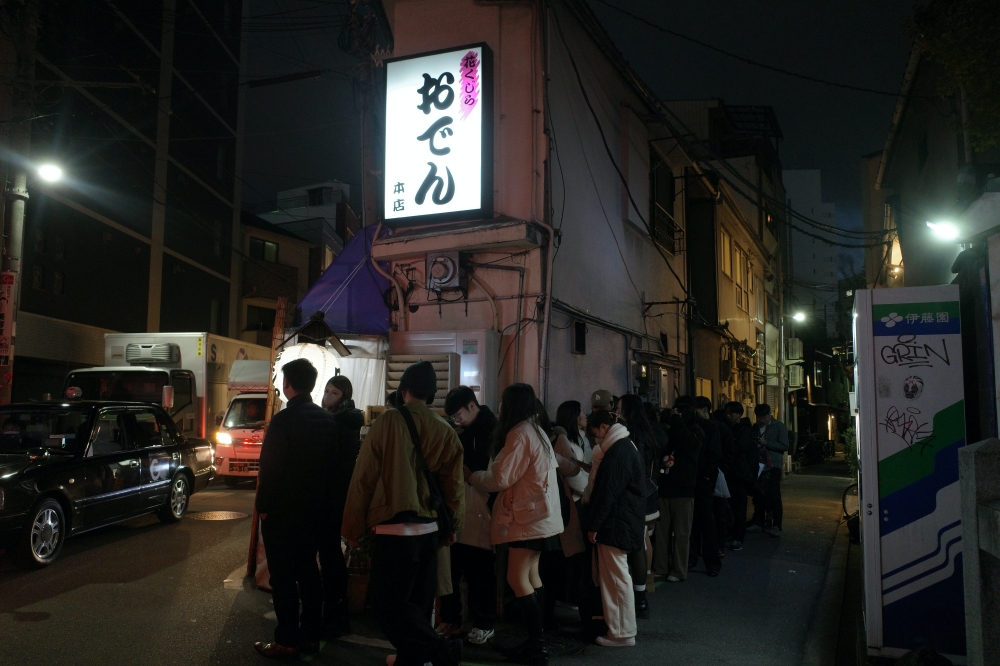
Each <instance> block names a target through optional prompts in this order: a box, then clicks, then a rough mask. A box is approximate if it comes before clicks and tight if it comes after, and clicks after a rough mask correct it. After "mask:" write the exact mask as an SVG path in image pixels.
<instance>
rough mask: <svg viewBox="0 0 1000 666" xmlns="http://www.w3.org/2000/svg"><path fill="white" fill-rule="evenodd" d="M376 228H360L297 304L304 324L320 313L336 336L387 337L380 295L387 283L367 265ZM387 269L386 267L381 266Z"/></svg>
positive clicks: (382, 301)
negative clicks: (321, 312)
mask: <svg viewBox="0 0 1000 666" xmlns="http://www.w3.org/2000/svg"><path fill="white" fill-rule="evenodd" d="M377 228H378V227H377V226H374V225H372V226H368V227H362V228H361V229H360V230H359V231H358V233H357V235H355V236H354V238H352V239H351V240H350V241H348V242H347V246H346V247H344V250H343V251H342V252H341V253H340V254H339V255H337V258H336V259H334V260H333V263H331V264H330V266H329V267H327V269H326V270H325V271H323V274H322V275H320V276H319V279H318V280H316V283H315V284H313V286H312V287H311V288H310V289H309V291H308V292H306V295H305V296H303V297H302V300H301V302H299V311H300V312H301V316H302V320H303V321H305V320H306V319H308V318H309V317H311V316H312V315H313V314H314V313H316V312H318V311H321V310H322V311H323V314H324V318H325V321H326V324H327V326H329V327H330V328H331V329H332V330H333V332H334V333H337V334H338V335H345V334H355V335H382V336H387V335H388V334H389V308H388V307H386V304H385V300H384V299H383V297H382V294H383V293H385V291H386V289H388V288H389V281H388V280H387V279H385V277H383V276H382V275H380V274H379V273H378V271H376V270H375V267H374V266H372V264H371V254H372V241H373V240H374V236H375V230H376V229H377ZM382 268H383V270H389V267H388V264H382Z"/></svg>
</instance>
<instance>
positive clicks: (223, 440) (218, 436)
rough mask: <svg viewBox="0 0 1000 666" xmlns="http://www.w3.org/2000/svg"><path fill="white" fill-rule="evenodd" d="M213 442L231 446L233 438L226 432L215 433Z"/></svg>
mask: <svg viewBox="0 0 1000 666" xmlns="http://www.w3.org/2000/svg"><path fill="white" fill-rule="evenodd" d="M215 441H216V442H218V443H219V444H232V443H233V438H232V436H231V435H230V434H229V433H228V432H217V433H215Z"/></svg>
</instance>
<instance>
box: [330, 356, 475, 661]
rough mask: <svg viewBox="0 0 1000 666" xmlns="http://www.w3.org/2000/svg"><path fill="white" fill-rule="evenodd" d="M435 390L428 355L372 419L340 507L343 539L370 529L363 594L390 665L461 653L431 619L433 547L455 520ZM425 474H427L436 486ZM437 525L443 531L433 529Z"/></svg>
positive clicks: (448, 435) (457, 448) (460, 498)
mask: <svg viewBox="0 0 1000 666" xmlns="http://www.w3.org/2000/svg"><path fill="white" fill-rule="evenodd" d="M435 393H437V372H436V371H435V370H434V366H433V365H432V364H431V363H430V362H429V361H419V362H417V363H414V364H413V365H411V366H409V367H408V368H407V369H406V370H405V371H404V372H403V376H402V377H400V378H399V391H398V394H397V396H398V401H397V403H398V406H397V407H396V408H395V409H387V410H385V411H384V412H382V414H381V415H380V416H379V417H378V418H377V419H375V422H374V423H373V424H372V427H371V430H370V431H369V432H368V435H367V436H366V437H365V441H364V442H363V443H362V445H361V453H360V454H359V455H358V462H357V465H356V467H355V470H354V476H353V477H352V478H351V487H350V490H349V491H348V493H347V505H346V506H345V507H344V524H343V528H342V533H343V535H344V538H346V539H347V543H348V544H349V545H350V546H351V547H352V548H353V547H355V546H356V545H357V543H358V539H360V538H361V537H362V536H363V535H365V534H366V533H368V532H369V531H373V532H374V533H375V536H374V537H373V538H372V541H371V562H372V566H371V579H370V582H369V584H368V599H369V600H370V601H371V604H372V607H373V609H374V611H375V618H376V620H378V623H379V626H380V627H381V628H382V633H384V634H385V636H386V638H388V639H389V642H390V643H392V645H393V646H394V647H395V648H396V649H397V650H398V654H397V655H396V659H395V664H396V666H423V664H426V663H427V662H432V663H433V664H434V666H459V665H460V664H461V661H462V642H461V641H458V640H451V639H448V638H445V637H444V636H439V635H438V634H437V633H435V632H434V627H433V626H432V625H431V615H432V613H433V611H434V591H435V583H436V581H437V565H438V548H439V546H440V545H442V544H444V545H451V544H452V543H454V542H455V532H461V531H462V529H463V526H464V520H465V490H464V488H465V486H464V483H463V478H464V477H463V472H462V458H463V450H462V443H461V442H460V441H459V439H458V435H457V434H455V429H454V428H452V427H451V424H449V423H448V422H447V421H445V420H444V419H443V418H441V417H440V416H438V415H437V414H436V413H434V412H433V411H432V410H431V409H430V407H428V405H429V404H431V403H432V402H433V400H434V394H435ZM418 447H419V452H418V450H417V449H418ZM430 475H436V476H437V484H435V485H436V486H437V488H438V489H439V491H440V495H438V490H435V488H434V487H433V486H432V484H431V482H430V481H429V480H428V477H429V476H430ZM441 502H443V504H444V506H442V505H441ZM438 510H441V511H447V513H448V514H449V515H450V516H451V521H450V525H448V524H447V523H448V522H449V521H447V520H444V519H443V518H444V517H443V516H442V517H441V518H442V520H441V521H439V516H438ZM442 526H444V527H450V528H451V530H452V531H451V532H450V533H441V528H442Z"/></svg>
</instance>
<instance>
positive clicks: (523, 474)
mask: <svg viewBox="0 0 1000 666" xmlns="http://www.w3.org/2000/svg"><path fill="white" fill-rule="evenodd" d="M537 415H538V408H537V406H536V398H535V391H534V389H532V388H531V386H529V385H528V384H512V385H510V386H508V387H507V388H506V389H504V392H503V395H502V396H501V397H500V415H499V418H498V422H497V428H496V431H495V433H494V439H493V445H492V448H491V457H492V461H491V462H490V466H489V468H487V469H486V470H485V471H481V472H474V473H473V474H472V475H471V476H470V477H469V483H470V484H471V485H472V486H474V487H475V488H478V489H479V490H482V491H484V492H488V493H499V495H498V497H497V499H496V502H495V503H494V505H493V517H492V519H491V522H490V541H491V543H493V545H501V544H507V545H508V546H509V552H508V555H507V583H508V584H509V585H510V587H511V589H513V590H514V595H515V597H516V598H517V607H518V609H519V610H520V611H521V615H522V616H523V618H524V624H525V626H526V628H527V630H528V640H526V641H525V642H524V643H522V644H521V645H519V646H518V647H516V648H514V649H513V650H511V651H510V652H509V653H508V654H507V657H508V660H510V661H513V662H516V663H520V664H528V665H529V666H545V664H547V663H548V660H549V653H548V650H547V649H546V647H545V626H544V623H543V620H542V606H541V603H540V599H539V598H538V595H536V593H535V591H536V590H537V589H539V588H541V587H542V581H541V578H540V577H539V575H538V560H539V556H540V554H541V553H542V552H543V551H549V550H558V549H559V547H560V544H559V534H560V533H561V532H562V531H563V521H562V516H561V515H560V509H559V478H558V476H557V473H556V465H557V463H556V456H555V452H554V451H553V450H552V444H551V443H550V442H549V439H548V437H547V436H546V434H545V433H543V432H542V431H541V430H540V429H539V427H538V424H537V423H536V420H537Z"/></svg>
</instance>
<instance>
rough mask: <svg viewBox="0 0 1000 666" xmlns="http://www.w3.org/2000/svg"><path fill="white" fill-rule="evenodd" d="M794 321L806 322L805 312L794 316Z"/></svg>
mask: <svg viewBox="0 0 1000 666" xmlns="http://www.w3.org/2000/svg"><path fill="white" fill-rule="evenodd" d="M792 319H794V320H795V321H805V320H806V313H805V312H796V313H795V314H793V315H792Z"/></svg>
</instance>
